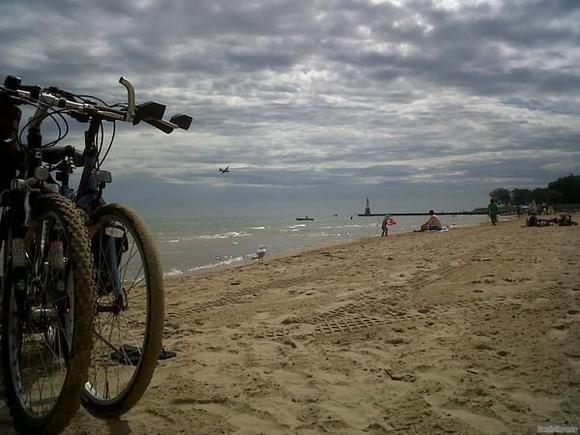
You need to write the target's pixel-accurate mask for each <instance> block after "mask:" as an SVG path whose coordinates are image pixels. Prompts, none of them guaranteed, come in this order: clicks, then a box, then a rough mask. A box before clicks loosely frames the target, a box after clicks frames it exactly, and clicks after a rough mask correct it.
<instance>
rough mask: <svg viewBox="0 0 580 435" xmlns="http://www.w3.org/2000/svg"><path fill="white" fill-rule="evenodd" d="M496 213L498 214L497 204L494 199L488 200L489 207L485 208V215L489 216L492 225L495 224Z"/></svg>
mask: <svg viewBox="0 0 580 435" xmlns="http://www.w3.org/2000/svg"><path fill="white" fill-rule="evenodd" d="M497 213H498V208H497V204H496V202H495V199H493V198H491V199H490V200H489V205H488V206H487V214H488V215H489V218H490V219H491V223H492V224H493V225H495V224H497Z"/></svg>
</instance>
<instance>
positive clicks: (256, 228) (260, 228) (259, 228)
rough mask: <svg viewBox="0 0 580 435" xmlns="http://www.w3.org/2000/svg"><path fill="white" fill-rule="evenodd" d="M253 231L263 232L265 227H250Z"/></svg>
mask: <svg viewBox="0 0 580 435" xmlns="http://www.w3.org/2000/svg"><path fill="white" fill-rule="evenodd" d="M252 229H253V230H265V229H266V227H252Z"/></svg>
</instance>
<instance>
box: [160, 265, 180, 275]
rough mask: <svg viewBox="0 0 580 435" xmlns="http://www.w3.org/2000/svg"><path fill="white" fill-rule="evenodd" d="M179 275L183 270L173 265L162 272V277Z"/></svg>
mask: <svg viewBox="0 0 580 435" xmlns="http://www.w3.org/2000/svg"><path fill="white" fill-rule="evenodd" d="M179 275H183V270H180V269H176V268H175V267H173V268H172V269H171V270H169V271H167V272H163V277H172V276H179Z"/></svg>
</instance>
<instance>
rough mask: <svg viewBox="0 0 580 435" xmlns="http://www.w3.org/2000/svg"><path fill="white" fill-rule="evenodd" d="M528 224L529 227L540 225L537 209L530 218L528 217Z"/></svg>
mask: <svg viewBox="0 0 580 435" xmlns="http://www.w3.org/2000/svg"><path fill="white" fill-rule="evenodd" d="M526 226H527V227H537V226H539V225H538V216H537V215H536V212H535V211H532V212H531V213H530V215H529V216H528V218H527V219H526Z"/></svg>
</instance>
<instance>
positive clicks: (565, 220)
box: [558, 214, 578, 227]
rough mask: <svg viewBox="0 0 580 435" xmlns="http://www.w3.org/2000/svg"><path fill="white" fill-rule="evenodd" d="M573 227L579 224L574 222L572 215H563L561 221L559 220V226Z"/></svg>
mask: <svg viewBox="0 0 580 435" xmlns="http://www.w3.org/2000/svg"><path fill="white" fill-rule="evenodd" d="M571 225H578V222H574V221H573V220H572V215H571V214H561V215H560V219H558V226H560V227H569V226H571Z"/></svg>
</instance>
